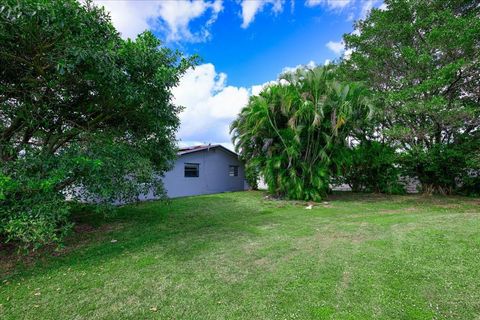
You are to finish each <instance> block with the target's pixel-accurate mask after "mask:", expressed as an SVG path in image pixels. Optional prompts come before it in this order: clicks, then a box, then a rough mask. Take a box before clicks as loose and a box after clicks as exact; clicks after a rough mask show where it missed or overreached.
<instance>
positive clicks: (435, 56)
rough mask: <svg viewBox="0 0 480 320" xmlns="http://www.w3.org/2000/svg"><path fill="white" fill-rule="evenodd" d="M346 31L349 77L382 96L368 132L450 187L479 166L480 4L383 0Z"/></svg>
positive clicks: (426, 182)
mask: <svg viewBox="0 0 480 320" xmlns="http://www.w3.org/2000/svg"><path fill="white" fill-rule="evenodd" d="M385 5H386V9H385V10H378V9H374V10H372V12H371V13H370V15H369V16H368V17H367V18H366V19H365V20H360V21H358V22H357V23H356V25H355V27H356V29H357V32H355V33H353V34H349V35H345V36H344V40H345V43H346V47H347V48H348V49H351V50H353V52H352V55H351V57H350V59H348V60H345V61H344V63H343V66H344V67H345V71H346V76H347V77H348V78H349V79H353V80H360V81H364V82H365V83H366V84H367V85H368V86H369V87H370V88H371V89H372V91H373V92H374V93H375V95H376V98H377V99H378V100H379V101H380V102H381V104H380V105H381V106H382V108H383V109H382V111H383V113H382V118H381V121H379V122H378V123H377V125H376V126H375V128H374V130H373V131H372V130H371V131H370V135H373V136H376V137H377V138H378V137H380V138H381V139H382V140H383V139H387V140H388V141H389V142H390V143H392V144H393V145H394V146H395V147H396V148H397V150H399V151H402V152H404V153H403V157H402V160H403V165H404V168H406V169H407V174H409V175H412V176H415V177H418V178H419V179H420V182H421V183H422V186H423V188H424V189H425V190H428V191H438V192H443V193H445V192H451V191H453V190H455V189H456V188H458V187H459V186H465V184H466V181H465V178H466V177H470V178H471V177H472V173H473V174H474V172H475V170H478V169H480V166H479V163H478V161H476V162H475V161H472V160H471V159H472V158H473V156H474V155H475V154H478V153H480V144H479V141H480V131H479V129H480V90H479V88H480V7H479V6H478V4H477V3H476V2H475V1H471V0H446V1H445V0H424V1H415V0H413V1H409V0H386V1H385Z"/></svg>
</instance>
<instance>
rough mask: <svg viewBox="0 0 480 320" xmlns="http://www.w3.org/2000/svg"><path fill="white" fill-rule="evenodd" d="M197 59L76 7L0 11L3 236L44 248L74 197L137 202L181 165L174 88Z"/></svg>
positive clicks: (34, 4)
mask: <svg viewBox="0 0 480 320" xmlns="http://www.w3.org/2000/svg"><path fill="white" fill-rule="evenodd" d="M192 63H194V58H192V59H190V58H189V59H185V58H183V57H182V55H181V54H180V53H178V52H173V51H171V50H169V49H167V48H165V47H163V46H161V43H160V41H159V40H158V39H157V38H155V37H154V36H153V35H152V34H151V33H149V32H146V33H143V34H141V35H139V36H138V38H137V39H136V40H135V41H132V40H122V39H121V38H120V36H119V34H118V33H117V32H116V30H115V29H114V28H113V26H112V25H111V23H110V19H109V17H108V15H107V14H106V13H105V12H104V10H103V9H99V8H97V7H95V6H93V5H92V4H91V3H89V2H87V3H86V4H84V5H82V4H79V3H78V2H76V1H74V0H68V1H36V0H24V1H20V2H19V1H16V0H7V1H4V2H2V4H1V5H0V65H1V66H2V67H1V69H0V105H1V109H0V160H1V168H0V240H1V238H3V240H6V241H21V242H23V243H25V244H27V245H29V244H35V245H41V244H45V243H49V242H51V241H55V240H59V239H61V237H62V235H63V234H64V233H65V232H66V230H68V227H69V225H70V223H69V220H68V215H69V212H70V210H69V206H68V203H67V202H65V198H66V197H69V198H74V199H83V200H85V199H92V198H93V199H94V200H96V201H99V202H105V203H109V202H111V201H113V200H116V201H128V200H134V199H135V198H136V197H137V196H138V194H139V193H142V192H144V191H145V190H147V189H151V188H153V189H154V190H155V191H156V193H157V194H160V195H161V194H162V192H163V191H162V186H161V184H160V182H159V181H158V180H157V179H155V178H154V174H153V173H154V172H156V173H160V174H161V173H162V172H164V171H165V170H166V169H168V167H169V165H170V161H171V160H172V159H173V158H174V157H175V136H174V135H175V132H176V129H177V127H178V124H179V120H178V117H177V114H178V112H179V110H180V109H179V107H177V106H174V105H172V103H171V92H170V89H171V88H172V87H173V86H175V85H176V84H177V83H178V80H179V77H180V76H181V75H182V74H183V73H184V71H185V70H186V69H187V68H188V67H190V66H191V65H192Z"/></svg>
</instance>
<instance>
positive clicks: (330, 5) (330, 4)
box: [305, 0, 353, 9]
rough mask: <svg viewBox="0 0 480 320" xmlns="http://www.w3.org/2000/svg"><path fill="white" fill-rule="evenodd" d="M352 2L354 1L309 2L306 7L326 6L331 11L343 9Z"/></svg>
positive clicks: (313, 0) (309, 0) (325, 0)
mask: <svg viewBox="0 0 480 320" xmlns="http://www.w3.org/2000/svg"><path fill="white" fill-rule="evenodd" d="M352 2H353V1H352V0H307V1H305V5H306V6H307V7H315V6H325V7H327V8H329V9H342V8H344V7H346V6H347V5H348V4H350V3H352Z"/></svg>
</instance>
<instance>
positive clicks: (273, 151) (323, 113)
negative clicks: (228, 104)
mask: <svg viewBox="0 0 480 320" xmlns="http://www.w3.org/2000/svg"><path fill="white" fill-rule="evenodd" d="M335 77H336V67H335V66H323V67H317V68H314V69H306V68H300V69H297V71H295V72H291V73H286V74H283V75H282V76H281V77H280V79H279V81H278V82H277V83H276V84H274V85H270V86H268V87H266V88H264V89H263V90H262V92H261V93H260V94H259V95H258V96H252V97H251V98H250V100H249V102H248V105H247V106H246V107H245V108H243V110H242V111H241V112H240V114H239V116H238V117H237V119H236V120H235V121H234V122H233V123H232V125H231V131H232V133H233V142H234V144H235V147H236V149H237V151H238V152H239V153H240V154H241V156H242V157H243V159H244V160H245V161H246V163H247V166H246V167H247V171H258V172H259V173H260V174H262V175H263V177H264V178H265V181H266V182H267V184H268V188H269V191H270V192H271V193H273V194H275V195H278V196H284V197H286V198H289V199H302V200H313V201H319V200H320V199H321V198H322V197H324V196H325V195H326V193H327V191H328V189H329V180H330V176H331V172H332V170H333V169H334V168H335V164H336V162H338V161H341V159H338V157H336V156H335V154H336V153H337V152H336V151H337V150H336V149H338V147H340V146H342V145H344V144H345V141H346V137H347V136H348V133H349V132H350V130H351V129H352V127H354V126H355V125H356V123H357V120H358V119H362V118H365V117H367V116H368V114H369V113H371V111H372V108H371V104H370V102H369V99H368V95H367V91H366V90H365V89H364V88H363V87H362V86H361V85H359V84H357V83H350V84H345V83H340V82H339V81H337V80H335Z"/></svg>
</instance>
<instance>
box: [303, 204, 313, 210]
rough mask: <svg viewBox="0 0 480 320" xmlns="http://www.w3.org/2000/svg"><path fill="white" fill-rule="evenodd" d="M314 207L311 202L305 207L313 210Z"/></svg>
mask: <svg viewBox="0 0 480 320" xmlns="http://www.w3.org/2000/svg"><path fill="white" fill-rule="evenodd" d="M312 208H313V205H311V204H309V205H308V206H306V207H305V209H307V210H312Z"/></svg>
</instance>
